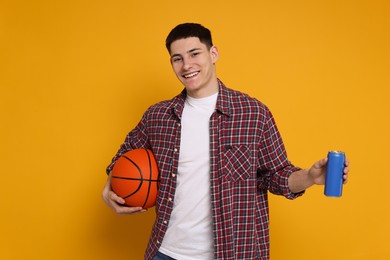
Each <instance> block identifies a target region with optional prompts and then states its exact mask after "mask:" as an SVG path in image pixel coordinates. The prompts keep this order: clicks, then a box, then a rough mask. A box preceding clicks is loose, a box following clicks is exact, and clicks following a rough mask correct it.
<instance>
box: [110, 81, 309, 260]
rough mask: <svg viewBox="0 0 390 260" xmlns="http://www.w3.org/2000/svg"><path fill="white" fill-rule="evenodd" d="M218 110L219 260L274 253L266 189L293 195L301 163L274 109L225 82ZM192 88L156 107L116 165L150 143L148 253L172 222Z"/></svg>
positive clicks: (213, 140)
mask: <svg viewBox="0 0 390 260" xmlns="http://www.w3.org/2000/svg"><path fill="white" fill-rule="evenodd" d="M219 84H220V88H219V95H218V100H217V104H216V111H215V113H213V115H212V116H211V118H210V154H211V158H210V184H211V203H212V218H213V234H214V245H215V246H214V258H215V259H240V260H243V259H250V260H253V259H268V258H269V229H268V223H269V219H268V198H267V191H268V190H269V191H270V192H272V193H274V194H277V195H283V196H285V197H287V198H289V199H294V198H296V197H297V196H300V195H301V194H302V193H299V194H293V193H291V192H290V190H289V188H288V177H289V176H290V174H291V173H292V172H294V171H297V170H299V168H296V167H294V166H293V165H292V164H291V163H290V162H289V161H288V160H287V155H286V151H285V148H284V145H283V141H282V139H281V136H280V134H279V132H278V130H277V127H276V124H275V121H274V119H273V117H272V114H271V112H270V111H269V110H268V108H267V107H266V106H265V105H264V104H262V103H261V102H260V101H258V100H256V99H254V98H251V97H249V96H248V95H246V94H243V93H240V92H238V91H234V90H231V89H228V88H227V87H225V86H224V85H223V83H222V82H220V81H219ZM185 99H186V92H185V90H184V91H183V92H182V93H181V94H179V95H178V96H176V97H175V98H173V99H172V100H169V101H163V102H160V103H158V104H156V105H153V106H151V107H150V108H149V109H148V110H147V111H146V112H145V114H144V115H143V117H142V119H141V121H140V122H139V124H138V125H137V126H136V128H135V129H134V130H132V131H131V132H130V133H129V134H128V135H127V137H126V139H125V141H124V143H123V144H122V145H121V147H120V149H119V151H118V153H117V154H116V156H115V157H114V158H113V160H112V163H111V164H110V165H109V167H108V168H107V172H109V171H111V169H112V167H113V165H114V163H115V161H116V160H117V159H118V158H119V156H120V155H121V154H123V153H125V152H126V151H128V150H131V149H135V148H149V149H151V150H152V151H153V153H154V154H155V157H156V159H157V161H158V167H159V171H160V187H159V194H158V198H157V202H156V220H155V223H154V226H153V229H152V233H151V237H150V240H149V244H148V247H147V249H146V252H145V259H147V260H149V259H151V258H152V257H153V256H154V255H155V254H156V252H157V250H158V249H159V247H160V245H161V241H162V240H163V238H164V234H165V232H166V230H167V227H168V222H169V219H170V214H171V212H172V208H173V200H174V194H175V187H176V173H177V170H178V161H179V150H180V149H179V145H180V135H181V127H180V122H181V114H182V111H183V107H184V102H185Z"/></svg>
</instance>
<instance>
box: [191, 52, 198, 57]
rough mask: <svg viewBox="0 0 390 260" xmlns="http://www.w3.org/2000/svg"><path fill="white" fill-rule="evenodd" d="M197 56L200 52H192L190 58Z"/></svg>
mask: <svg viewBox="0 0 390 260" xmlns="http://www.w3.org/2000/svg"><path fill="white" fill-rule="evenodd" d="M199 54H200V52H194V53H192V54H191V56H192V57H196V56H198V55H199Z"/></svg>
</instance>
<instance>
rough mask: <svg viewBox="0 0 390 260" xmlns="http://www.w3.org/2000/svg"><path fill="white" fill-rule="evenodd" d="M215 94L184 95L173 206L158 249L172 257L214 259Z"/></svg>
mask: <svg viewBox="0 0 390 260" xmlns="http://www.w3.org/2000/svg"><path fill="white" fill-rule="evenodd" d="M217 96H218V93H215V94H214V95H212V96H209V97H206V98H200V99H195V98H191V97H189V96H187V99H186V102H185V105H184V110H183V114H182V120H181V127H182V128H181V143H180V156H179V166H178V174H177V186H176V193H175V199H174V206H173V211H172V214H171V219H170V221H169V224H168V229H167V232H166V234H165V236H164V239H163V241H162V244H161V247H160V249H159V251H160V252H162V253H164V254H166V255H168V256H170V257H173V258H176V259H186V260H195V259H213V258H214V242H213V231H212V217H211V202H210V133H209V123H210V117H211V115H212V114H213V112H214V111H215V105H216V102H217Z"/></svg>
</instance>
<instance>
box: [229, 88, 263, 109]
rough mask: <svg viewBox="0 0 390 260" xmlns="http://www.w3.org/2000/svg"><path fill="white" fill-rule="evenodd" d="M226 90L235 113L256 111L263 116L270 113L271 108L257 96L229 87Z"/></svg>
mask: <svg viewBox="0 0 390 260" xmlns="http://www.w3.org/2000/svg"><path fill="white" fill-rule="evenodd" d="M225 90H226V93H227V96H228V97H229V99H228V100H229V103H230V108H231V110H232V112H233V113H255V114H260V115H263V116H268V115H269V114H270V110H269V108H268V107H267V106H266V105H265V104H264V103H263V102H261V101H260V100H258V99H257V98H255V97H252V96H250V95H249V94H246V93H244V92H241V91H238V90H234V89H230V88H227V87H225Z"/></svg>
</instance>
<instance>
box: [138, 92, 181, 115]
mask: <svg viewBox="0 0 390 260" xmlns="http://www.w3.org/2000/svg"><path fill="white" fill-rule="evenodd" d="M184 100H185V98H184V97H183V94H182V93H180V94H179V95H177V96H175V97H173V98H172V99H169V100H163V101H160V102H158V103H155V104H153V105H151V106H150V107H149V108H148V109H147V110H146V112H145V115H147V116H153V115H156V116H161V115H164V114H167V113H170V112H172V110H173V109H174V108H175V107H177V106H180V105H181V104H182V103H184Z"/></svg>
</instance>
